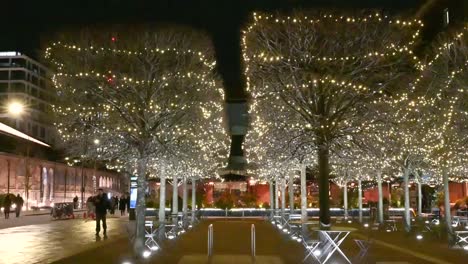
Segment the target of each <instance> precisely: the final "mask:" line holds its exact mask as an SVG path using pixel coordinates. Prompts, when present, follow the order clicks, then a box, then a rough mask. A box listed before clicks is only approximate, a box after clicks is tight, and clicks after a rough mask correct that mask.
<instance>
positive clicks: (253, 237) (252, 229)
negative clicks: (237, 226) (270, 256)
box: [250, 224, 255, 258]
mask: <svg viewBox="0 0 468 264" xmlns="http://www.w3.org/2000/svg"><path fill="white" fill-rule="evenodd" d="M250 245H251V250H252V257H254V258H255V225H254V224H252V226H251V228H250Z"/></svg>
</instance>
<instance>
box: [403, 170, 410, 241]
mask: <svg viewBox="0 0 468 264" xmlns="http://www.w3.org/2000/svg"><path fill="white" fill-rule="evenodd" d="M409 173H410V171H409V169H408V168H404V169H403V179H404V182H405V217H404V218H405V231H406V232H410V231H411V215H410V197H409Z"/></svg>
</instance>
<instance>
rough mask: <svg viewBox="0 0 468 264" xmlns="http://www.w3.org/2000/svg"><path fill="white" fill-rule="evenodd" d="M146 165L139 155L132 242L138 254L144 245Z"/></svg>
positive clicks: (142, 157) (144, 158)
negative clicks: (133, 237) (134, 231)
mask: <svg viewBox="0 0 468 264" xmlns="http://www.w3.org/2000/svg"><path fill="white" fill-rule="evenodd" d="M146 166H147V159H146V157H144V156H143V155H141V157H140V159H139V160H138V167H137V176H138V177H137V200H136V210H135V214H136V217H135V218H136V234H135V241H134V242H133V250H134V252H135V254H137V255H139V254H141V252H142V251H143V249H144V247H145V212H146V202H145V191H146V185H147V183H146Z"/></svg>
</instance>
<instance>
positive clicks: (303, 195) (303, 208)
mask: <svg viewBox="0 0 468 264" xmlns="http://www.w3.org/2000/svg"><path fill="white" fill-rule="evenodd" d="M301 221H302V222H303V223H305V222H307V182H306V165H304V164H301Z"/></svg>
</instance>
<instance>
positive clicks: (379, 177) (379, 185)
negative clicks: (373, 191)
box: [377, 169, 384, 224]
mask: <svg viewBox="0 0 468 264" xmlns="http://www.w3.org/2000/svg"><path fill="white" fill-rule="evenodd" d="M377 188H378V191H379V208H378V210H379V223H380V224H383V222H384V213H383V191H382V171H381V170H380V169H379V170H377Z"/></svg>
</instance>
